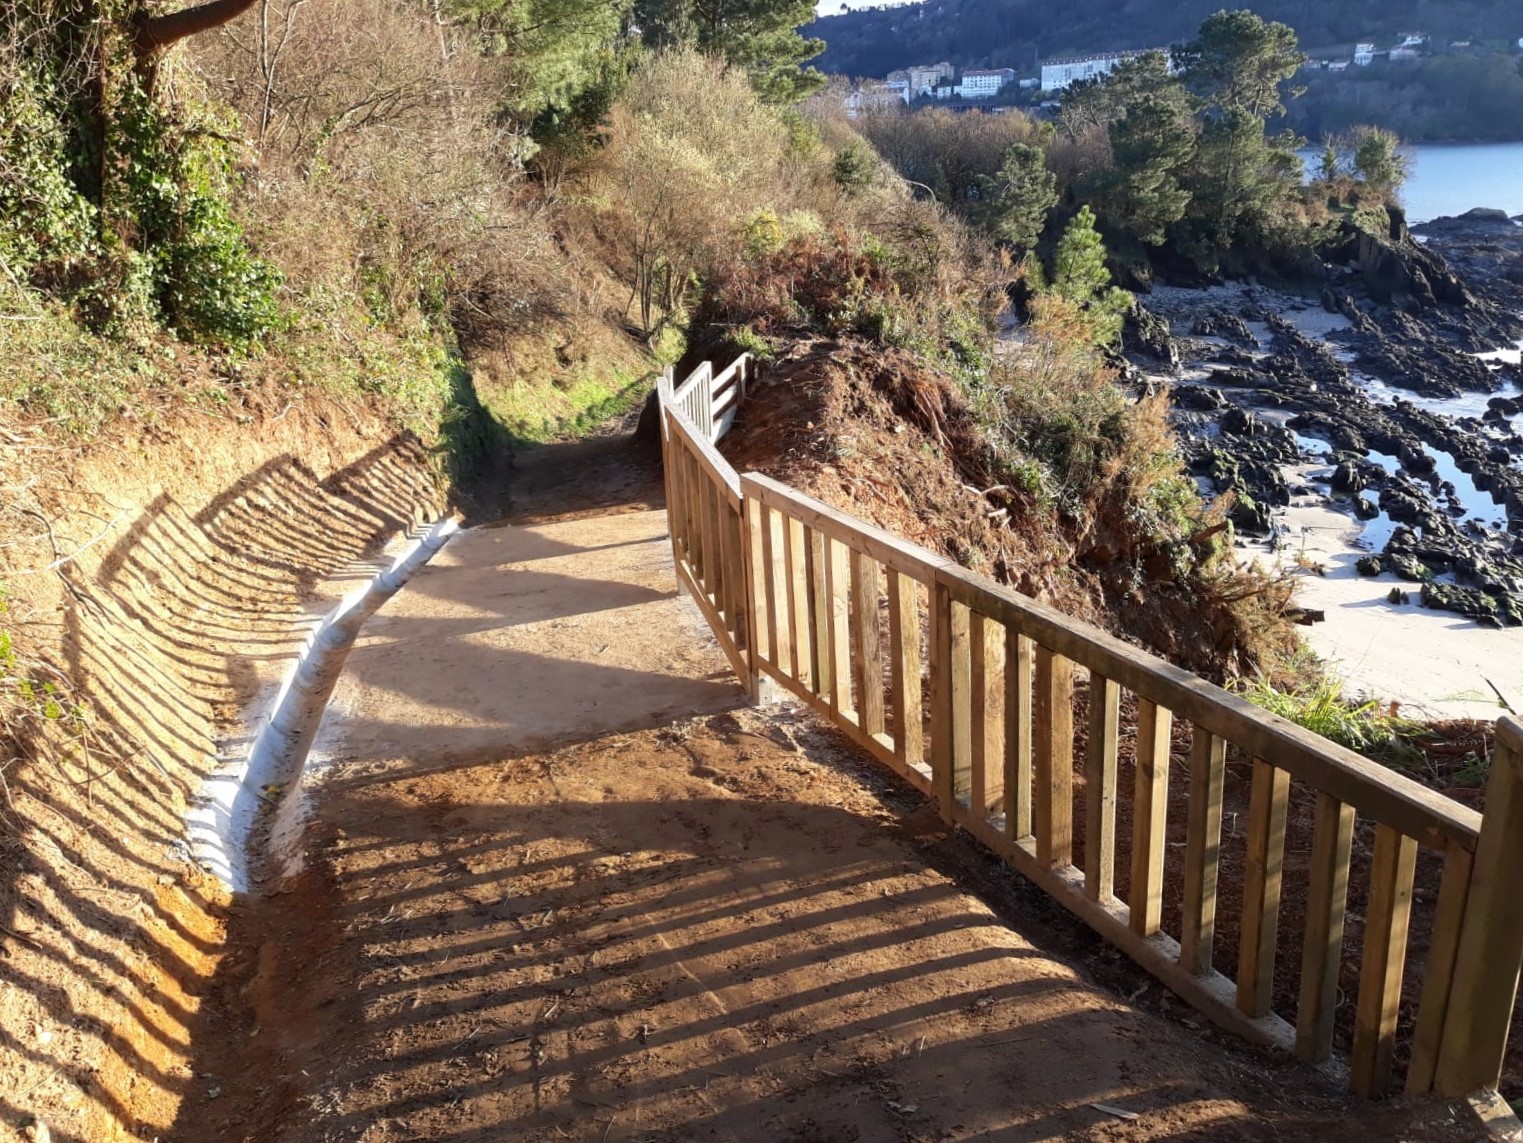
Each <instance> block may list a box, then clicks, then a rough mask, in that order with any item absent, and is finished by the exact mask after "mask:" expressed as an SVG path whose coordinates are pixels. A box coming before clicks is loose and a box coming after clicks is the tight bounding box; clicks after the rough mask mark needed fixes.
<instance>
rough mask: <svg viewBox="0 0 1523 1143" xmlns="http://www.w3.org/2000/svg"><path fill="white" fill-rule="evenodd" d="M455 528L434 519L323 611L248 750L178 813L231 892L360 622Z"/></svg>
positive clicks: (299, 762)
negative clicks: (385, 564) (387, 561)
mask: <svg viewBox="0 0 1523 1143" xmlns="http://www.w3.org/2000/svg"><path fill="white" fill-rule="evenodd" d="M459 528H460V525H459V522H458V521H457V520H454V519H445V520H440V521H438V522H437V523H435V524H434V525H432V526H431V527H430V528H429V529H428V530H427V531H426V532H425V533H424V534H423V535H422V536H421V537H419V538H418V539H416V540H414V541H413V542H412V543H410V544H408V545H407V546H406V547H405V548H403V549H402V551H401V552H400V553H399V554H398V555H397V556H396V558H395V559H393V560H392V563H391V565H390V566H389V567H388V568H386V569H385V570H384V571H381V572H379V573H378V574H377V575H376V576H375V577H374V578H372V579H371V580H370V582H369V583H367V584H365V586H363V587H360V588H357V589H355V590H354V591H351V592H350V593H349V594H347V595H346V596H344V598H343V599H342V600H340V601H339V603H338V605H337V606H336V607H334V608H333V609H332V610H331V611H329V612H328V614H326V615H325V616H323V618H322V620H321V621H320V622H319V623H318V624H317V625H316V626H315V627H314V628H313V629H312V631H311V633H310V634H309V635H308V636H307V639H306V642H305V643H304V644H303V646H302V648H301V650H300V651H299V652H298V654H297V656H296V662H295V663H294V664H293V665H292V667H291V669H290V670H289V671H288V672H287V673H286V676H285V678H284V679H283V680H282V681H281V684H280V689H279V690H278V691H277V692H276V694H275V697H274V701H273V702H272V703H271V704H270V706H269V708H268V710H269V718H268V720H267V721H266V722H265V723H264V725H263V726H262V727H261V728H260V729H259V732H258V733H257V734H256V735H255V736H254V740H253V743H252V744H251V745H250V747H249V750H248V753H247V754H246V755H245V756H244V757H243V758H242V759H241V760H238V761H235V762H233V763H231V764H230V765H228V766H226V767H225V768H223V769H221V770H218V771H216V772H214V773H213V774H211V775H209V776H208V777H207V779H206V781H205V782H204V783H203V784H202V786H201V790H200V793H199V794H198V795H197V797H196V799H195V800H194V801H193V802H192V804H191V806H190V808H189V809H188V810H187V811H186V814H185V825H186V832H187V834H188V836H189V842H190V850H191V854H192V856H193V857H194V858H195V860H196V862H197V863H198V864H200V865H201V866H202V867H204V868H205V869H206V870H207V871H208V872H210V873H212V874H214V875H215V876H216V877H217V878H218V879H219V880H220V881H222V883H223V884H225V885H226V886H227V887H228V888H229V889H231V890H233V891H234V892H235V893H246V892H248V890H249V885H250V858H251V856H252V854H251V852H250V850H251V846H252V844H253V840H254V838H253V835H254V826H255V823H256V822H257V821H258V819H259V816H260V810H261V809H262V808H263V807H264V806H266V805H267V804H268V803H270V802H271V801H276V800H278V802H279V809H278V810H277V816H278V817H285V816H286V814H285V812H284V811H285V810H286V808H287V807H288V806H290V805H291V804H292V803H293V802H294V801H295V799H294V798H293V797H292V795H293V794H294V793H295V791H296V787H297V785H298V783H299V782H300V779H301V773H302V769H303V767H304V766H305V765H306V760H307V752H308V751H309V750H310V749H311V746H312V738H313V736H314V735H315V734H316V733H317V727H318V724H319V723H320V722H321V721H322V715H323V710H324V708H325V707H326V706H327V704H328V699H329V697H330V696H331V695H332V693H333V687H334V685H335V684H336V683H337V682H338V677H339V673H340V672H341V671H342V669H343V665H344V660H345V659H346V658H347V657H348V655H349V649H350V648H351V647H352V646H353V645H354V640H355V638H356V636H358V635H359V631H360V627H361V626H362V625H363V624H364V622H365V620H366V619H368V618H370V616H371V615H373V614H375V612H376V610H377V609H379V608H380V606H381V605H382V604H383V603H385V602H386V600H387V599H389V598H390V597H391V596H392V595H394V594H396V592H397V590H398V589H399V588H401V587H402V585H403V584H405V583H406V582H407V581H408V579H409V578H411V576H412V575H413V574H414V573H415V572H416V571H417V570H418V569H419V568H421V567H422V566H423V565H424V564H426V563H428V561H429V560H430V559H432V558H433V557H434V555H435V554H436V553H437V552H438V551H439V550H440V549H441V548H442V547H444V545H445V544H446V543H447V542H448V541H449V539H450V537H451V536H453V535H454V534H455V533H456V532H457V531H459ZM272 791H274V792H273V793H272ZM277 795H278V799H277Z"/></svg>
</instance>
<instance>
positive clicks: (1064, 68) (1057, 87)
mask: <svg viewBox="0 0 1523 1143" xmlns="http://www.w3.org/2000/svg"><path fill="white" fill-rule="evenodd" d="M1136 54H1137V53H1136V52H1113V53H1111V54H1109V55H1099V56H1074V57H1072V58H1070V59H1061V60H1049V61H1048V62H1046V63H1044V64H1043V65H1042V90H1043V91H1062V90H1063V89H1064V88H1065V87H1068V86H1069V85H1070V84H1074V83H1078V82H1079V81H1080V80H1081V79H1094V78H1095V77H1097V76H1102V75H1109V74H1110V73H1111V72H1113V71H1115V70H1116V67H1117V65H1118V64H1120V63H1121V61H1122V60H1124V59H1126V58H1127V57H1129V56H1133V55H1136Z"/></svg>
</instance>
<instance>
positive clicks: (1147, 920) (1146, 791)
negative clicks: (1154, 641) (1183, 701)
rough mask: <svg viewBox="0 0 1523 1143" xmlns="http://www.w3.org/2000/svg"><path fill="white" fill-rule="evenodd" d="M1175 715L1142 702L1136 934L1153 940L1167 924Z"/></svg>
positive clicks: (1135, 828)
mask: <svg viewBox="0 0 1523 1143" xmlns="http://www.w3.org/2000/svg"><path fill="white" fill-rule="evenodd" d="M1173 727H1174V715H1173V712H1171V711H1169V710H1168V709H1166V708H1164V707H1161V706H1158V705H1157V704H1156V703H1152V702H1149V701H1148V700H1147V699H1144V698H1139V699H1138V700H1137V768H1136V786H1135V800H1134V802H1133V804H1132V886H1131V900H1130V901H1129V906H1130V916H1131V922H1130V923H1131V926H1132V932H1134V933H1136V934H1137V935H1138V936H1139V937H1151V936H1153V935H1154V934H1155V933H1157V932H1158V927H1159V925H1160V923H1161V922H1162V920H1163V858H1164V839H1165V827H1166V825H1167V818H1168V810H1169V735H1170V731H1172V729H1173Z"/></svg>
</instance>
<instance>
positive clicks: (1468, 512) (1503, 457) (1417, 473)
mask: <svg viewBox="0 0 1523 1143" xmlns="http://www.w3.org/2000/svg"><path fill="white" fill-rule="evenodd" d="M1416 233H1417V237H1416V238H1414V237H1413V236H1412V235H1410V234H1409V233H1408V232H1407V230H1406V228H1405V227H1404V226H1402V225H1400V224H1399V223H1398V224H1397V225H1396V226H1394V227H1393V233H1392V234H1391V235H1390V236H1389V238H1378V237H1372V236H1370V235H1368V234H1358V235H1356V236H1352V237H1349V238H1348V239H1347V240H1346V241H1343V242H1341V243H1338V244H1334V245H1332V246H1330V247H1329V248H1327V249H1325V250H1324V251H1323V261H1322V265H1321V268H1320V271H1317V272H1313V273H1309V274H1307V275H1306V276H1304V277H1302V278H1301V279H1299V280H1296V281H1282V282H1277V283H1273V284H1269V283H1259V282H1250V283H1230V284H1218V285H1213V286H1208V287H1205V288H1184V287H1171V286H1159V287H1156V288H1155V289H1154V290H1153V291H1152V292H1151V293H1150V294H1148V295H1146V296H1145V297H1143V298H1141V299H1140V305H1139V308H1138V312H1137V314H1136V315H1134V317H1133V319H1132V320H1131V321H1130V322H1129V323H1128V327H1127V331H1126V336H1125V341H1124V346H1125V351H1126V357H1127V360H1128V362H1129V363H1130V366H1129V367H1130V368H1131V369H1132V370H1134V371H1135V372H1134V380H1135V381H1136V382H1137V384H1138V385H1139V386H1143V387H1146V386H1150V385H1156V384H1159V383H1167V384H1168V385H1169V386H1170V387H1171V388H1172V391H1173V397H1174V405H1175V410H1176V424H1177V428H1178V431H1179V435H1180V439H1181V445H1182V448H1183V450H1184V452H1185V455H1186V459H1187V461H1188V464H1189V467H1190V470H1191V471H1192V472H1193V473H1194V474H1195V475H1196V476H1197V479H1198V480H1199V481H1200V483H1201V485H1202V488H1203V490H1204V491H1206V492H1207V493H1208V494H1212V495H1221V494H1225V493H1231V494H1232V495H1233V496H1234V498H1235V506H1234V508H1233V519H1234V521H1235V523H1236V525H1237V528H1238V531H1239V533H1240V535H1242V536H1244V537H1245V542H1246V543H1251V542H1252V540H1251V538H1252V537H1258V538H1259V540H1260V545H1261V547H1262V549H1263V550H1265V551H1267V552H1270V553H1274V552H1282V553H1283V552H1286V551H1287V550H1292V549H1294V548H1295V547H1296V546H1297V544H1298V542H1299V540H1300V537H1298V536H1297V535H1296V534H1295V527H1294V523H1293V521H1292V520H1291V519H1290V517H1291V516H1292V515H1293V514H1294V512H1293V509H1295V508H1308V507H1316V508H1320V509H1330V510H1332V511H1334V512H1337V513H1342V514H1343V516H1344V517H1345V518H1346V519H1347V522H1348V527H1347V529H1346V532H1347V533H1348V534H1349V543H1348V546H1347V551H1346V552H1345V554H1347V555H1350V556H1352V559H1351V560H1349V561H1348V562H1350V563H1351V564H1353V565H1354V566H1353V569H1352V571H1351V572H1350V574H1351V575H1352V574H1358V575H1360V576H1364V577H1377V576H1378V577H1381V578H1382V579H1383V580H1392V581H1393V583H1392V588H1391V590H1390V591H1389V593H1388V598H1389V603H1390V606H1391V607H1392V608H1401V607H1410V606H1421V607H1424V608H1428V609H1433V610H1438V611H1445V612H1452V613H1456V614H1458V615H1460V616H1464V617H1466V618H1468V619H1472V620H1475V621H1476V622H1477V623H1479V624H1482V625H1487V626H1492V627H1502V628H1507V627H1518V626H1523V391H1520V390H1523V368H1520V366H1519V364H1518V355H1517V352H1516V350H1515V349H1514V350H1512V351H1511V352H1507V351H1508V350H1509V349H1510V347H1515V346H1518V345H1519V344H1520V342H1523V227H1520V226H1519V225H1518V224H1517V223H1515V222H1514V221H1512V220H1510V219H1508V218H1507V217H1506V215H1504V214H1502V213H1501V212H1498V211H1473V212H1471V213H1470V214H1468V215H1466V216H1463V217H1462V218H1458V219H1439V220H1437V221H1435V222H1432V223H1428V224H1426V225H1424V226H1422V227H1419V228H1417V232H1416ZM1499 350H1501V351H1504V352H1502V353H1500V354H1499V353H1497V351H1499ZM1355 537H1357V538H1355ZM1302 562H1303V563H1306V562H1307V561H1302ZM1313 566H1315V565H1313ZM1303 570H1305V569H1303ZM1308 610H1309V611H1311V610H1312V609H1308ZM1520 673H1523V672H1520ZM1518 685H1519V686H1520V687H1523V677H1520V679H1519V681H1518Z"/></svg>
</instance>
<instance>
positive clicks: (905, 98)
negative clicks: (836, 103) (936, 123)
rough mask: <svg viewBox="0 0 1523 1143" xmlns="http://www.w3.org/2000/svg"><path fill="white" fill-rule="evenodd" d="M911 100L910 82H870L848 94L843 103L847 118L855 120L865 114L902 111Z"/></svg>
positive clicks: (859, 85)
mask: <svg viewBox="0 0 1523 1143" xmlns="http://www.w3.org/2000/svg"><path fill="white" fill-rule="evenodd" d="M909 100H910V95H909V85H908V81H899V82H896V83H874V82H872V81H871V80H869V81H867V82H865V83H861V84H858V85H857V86H856V87H855V88H853V89H852V90H851V91H849V92H847V94H846V98H845V100H843V101H842V102H843V104H844V106H845V108H846V115H847V118H849V119H855V118H856V117H857V116H858V115H861V114H863V113H864V112H873V111H898V110H902V109H903V107H904V105H905V104H906V103H908V102H909Z"/></svg>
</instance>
